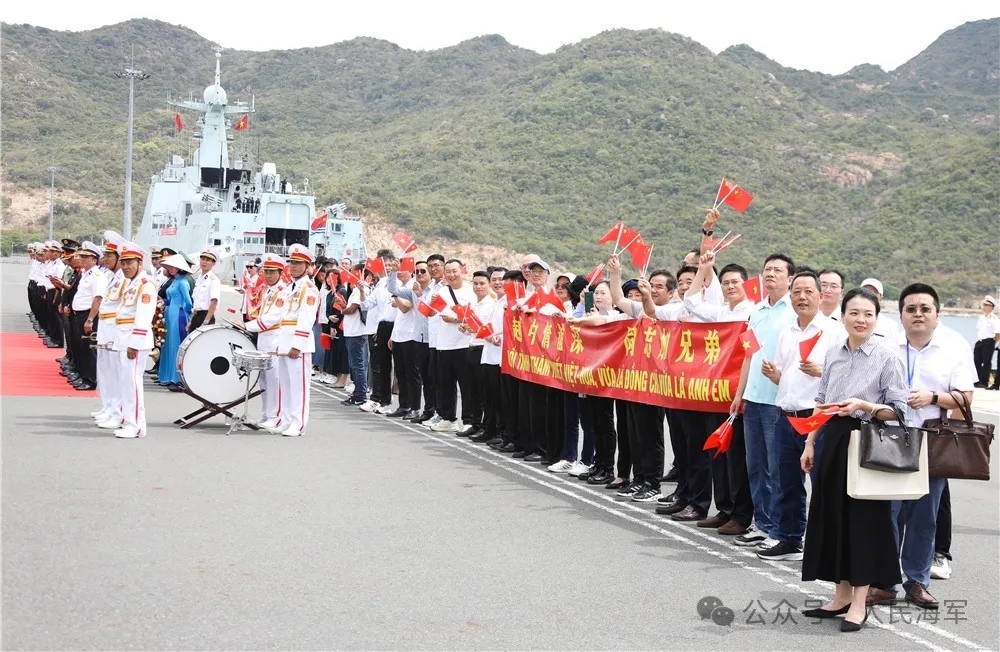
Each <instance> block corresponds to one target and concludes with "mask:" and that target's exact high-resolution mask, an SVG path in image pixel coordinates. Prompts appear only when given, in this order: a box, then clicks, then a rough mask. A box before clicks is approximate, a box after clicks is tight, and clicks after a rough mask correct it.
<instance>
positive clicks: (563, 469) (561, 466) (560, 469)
mask: <svg viewBox="0 0 1000 652" xmlns="http://www.w3.org/2000/svg"><path fill="white" fill-rule="evenodd" d="M546 468H548V470H549V471H552V472H553V473H567V472H568V471H569V470H570V469H572V468H573V463H572V462H570V461H569V460H559V461H558V462H556V463H555V464H552V465H551V466H548V467H546Z"/></svg>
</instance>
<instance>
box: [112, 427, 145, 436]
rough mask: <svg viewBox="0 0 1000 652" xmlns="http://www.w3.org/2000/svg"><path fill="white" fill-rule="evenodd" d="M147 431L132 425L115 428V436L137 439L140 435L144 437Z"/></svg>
mask: <svg viewBox="0 0 1000 652" xmlns="http://www.w3.org/2000/svg"><path fill="white" fill-rule="evenodd" d="M144 436H145V433H140V432H139V430H138V429H136V428H132V427H130V426H129V427H125V428H119V429H118V430H115V437H118V438H119V439H136V438H138V437H144Z"/></svg>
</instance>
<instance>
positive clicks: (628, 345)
mask: <svg viewBox="0 0 1000 652" xmlns="http://www.w3.org/2000/svg"><path fill="white" fill-rule="evenodd" d="M504 319H505V323H504V343H503V349H504V350H503V373H505V374H510V375H512V376H514V377H515V378H520V379H521V380H527V381H530V382H533V383H539V384H541V385H548V386H550V387H556V388H559V389H563V390H567V391H571V392H576V393H579V394H590V395H594V396H604V397H607V398H618V399H623V400H627V401H637V402H639V403H653V404H656V405H661V406H663V407H668V408H677V409H682V410H696V411H699V412H728V411H729V405H730V403H732V400H733V393H734V392H735V391H736V388H737V386H738V385H739V380H740V368H741V367H742V365H743V347H742V346H740V337H739V336H740V333H742V332H743V330H744V329H745V328H746V324H745V323H743V322H734V323H715V324H701V323H694V322H660V321H653V320H650V319H642V320H639V321H634V320H630V321H619V322H612V323H610V324H604V325H603V326H574V325H572V324H569V323H567V322H566V320H565V319H562V318H560V317H546V316H544V315H539V314H537V313H521V312H514V311H508V312H507V314H506V315H505V317H504Z"/></svg>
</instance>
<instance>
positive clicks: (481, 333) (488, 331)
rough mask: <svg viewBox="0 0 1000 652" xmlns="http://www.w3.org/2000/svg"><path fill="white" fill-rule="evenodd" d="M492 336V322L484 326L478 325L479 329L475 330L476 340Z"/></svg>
mask: <svg viewBox="0 0 1000 652" xmlns="http://www.w3.org/2000/svg"><path fill="white" fill-rule="evenodd" d="M489 337H493V324H486V325H485V326H480V327H479V330H478V331H476V339H477V340H485V339H486V338H489Z"/></svg>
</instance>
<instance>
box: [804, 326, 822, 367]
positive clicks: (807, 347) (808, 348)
mask: <svg viewBox="0 0 1000 652" xmlns="http://www.w3.org/2000/svg"><path fill="white" fill-rule="evenodd" d="M822 336H823V332H822V331H820V332H819V333H816V334H815V335H813V336H812V337H810V338H809V339H807V340H802V341H801V342H799V355H801V356H802V362H805V361H806V360H807V359H808V358H809V354H810V353H812V350H813V349H814V348H816V342H819V338H821V337H822Z"/></svg>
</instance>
